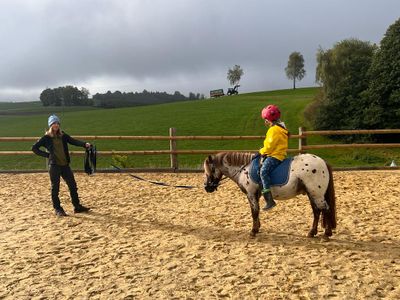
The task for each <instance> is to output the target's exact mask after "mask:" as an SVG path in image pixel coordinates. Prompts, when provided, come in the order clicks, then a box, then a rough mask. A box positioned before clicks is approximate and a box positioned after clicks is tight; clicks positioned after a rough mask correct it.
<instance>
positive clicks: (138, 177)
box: [111, 164, 197, 189]
mask: <svg viewBox="0 0 400 300" xmlns="http://www.w3.org/2000/svg"><path fill="white" fill-rule="evenodd" d="M111 166H112V167H113V168H115V169H117V170H118V171H120V172H122V171H123V169H121V168H119V167H117V166H115V165H113V164H112V165H111ZM129 176H131V177H132V178H134V179H137V180H140V181H145V182H148V183H151V184H155V185H160V186H169V187H174V188H180V189H195V188H197V187H196V186H192V185H171V184H168V183H165V182H159V181H153V180H148V179H145V178H142V177H140V176H137V175H133V174H129Z"/></svg>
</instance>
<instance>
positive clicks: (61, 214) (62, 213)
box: [55, 207, 68, 217]
mask: <svg viewBox="0 0 400 300" xmlns="http://www.w3.org/2000/svg"><path fill="white" fill-rule="evenodd" d="M55 212H56V216H58V217H66V216H68V215H67V213H66V212H65V211H64V209H63V208H62V207H60V208H57V209H55Z"/></svg>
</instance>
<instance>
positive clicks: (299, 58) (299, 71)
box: [285, 52, 306, 90]
mask: <svg viewBox="0 0 400 300" xmlns="http://www.w3.org/2000/svg"><path fill="white" fill-rule="evenodd" d="M285 72H286V76H287V78H289V79H291V80H293V89H294V90H295V89H296V79H298V80H299V81H300V80H302V79H303V78H304V76H305V75H306V70H304V58H303V55H301V53H300V52H292V53H291V54H290V56H289V61H288V64H287V67H286V68H285Z"/></svg>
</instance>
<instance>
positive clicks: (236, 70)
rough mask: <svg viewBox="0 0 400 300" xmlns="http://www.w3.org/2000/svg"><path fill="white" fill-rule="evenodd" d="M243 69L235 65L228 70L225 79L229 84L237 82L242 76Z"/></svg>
mask: <svg viewBox="0 0 400 300" xmlns="http://www.w3.org/2000/svg"><path fill="white" fill-rule="evenodd" d="M242 75H243V70H242V68H240V66H239V65H235V66H234V67H233V68H232V69H229V70H228V76H227V79H228V80H229V83H230V84H231V85H236V84H238V83H239V81H240V78H242Z"/></svg>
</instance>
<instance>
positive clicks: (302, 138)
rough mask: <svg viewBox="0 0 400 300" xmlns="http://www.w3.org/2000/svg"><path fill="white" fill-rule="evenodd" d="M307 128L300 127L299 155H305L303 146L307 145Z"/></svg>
mask: <svg viewBox="0 0 400 300" xmlns="http://www.w3.org/2000/svg"><path fill="white" fill-rule="evenodd" d="M305 131H306V128H305V127H299V154H301V153H304V150H303V146H306V145H307V137H306V136H305V135H304V132H305Z"/></svg>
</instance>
